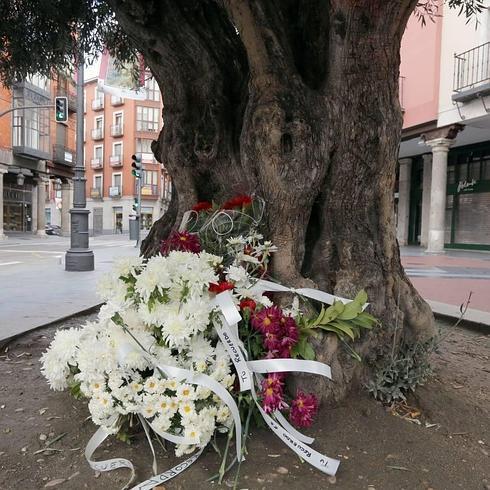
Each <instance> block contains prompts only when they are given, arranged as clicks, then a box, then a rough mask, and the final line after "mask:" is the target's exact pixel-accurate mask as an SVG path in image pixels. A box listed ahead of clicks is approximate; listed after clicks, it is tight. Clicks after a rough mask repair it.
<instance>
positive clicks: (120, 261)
mask: <svg viewBox="0 0 490 490" xmlns="http://www.w3.org/2000/svg"><path fill="white" fill-rule="evenodd" d="M142 265H143V257H120V258H117V259H115V260H114V265H113V267H112V270H113V273H114V274H115V275H116V276H117V277H119V276H128V275H129V274H131V273H132V272H134V270H135V269H137V268H139V267H141V266H142Z"/></svg>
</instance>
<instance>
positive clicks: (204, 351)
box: [187, 334, 214, 365]
mask: <svg viewBox="0 0 490 490" xmlns="http://www.w3.org/2000/svg"><path fill="white" fill-rule="evenodd" d="M187 355H188V356H189V357H190V358H191V359H192V361H193V362H194V363H204V365H205V363H206V362H207V361H210V360H211V358H212V357H213V355H214V349H213V347H212V346H211V343H210V342H209V340H208V339H207V338H206V337H205V336H204V335H203V334H197V335H194V336H193V337H192V338H191V339H190V340H189V350H188V354H187Z"/></svg>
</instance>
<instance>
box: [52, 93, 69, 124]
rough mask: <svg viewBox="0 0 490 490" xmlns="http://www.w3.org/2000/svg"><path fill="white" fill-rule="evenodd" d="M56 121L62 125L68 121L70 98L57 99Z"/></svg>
mask: <svg viewBox="0 0 490 490" xmlns="http://www.w3.org/2000/svg"><path fill="white" fill-rule="evenodd" d="M55 119H56V122H61V123H64V122H67V121H68V97H56V98H55Z"/></svg>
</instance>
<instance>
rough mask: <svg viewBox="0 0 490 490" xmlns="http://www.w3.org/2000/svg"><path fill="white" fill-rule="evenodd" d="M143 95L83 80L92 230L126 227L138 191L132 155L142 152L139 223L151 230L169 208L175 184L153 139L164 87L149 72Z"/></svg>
mask: <svg viewBox="0 0 490 490" xmlns="http://www.w3.org/2000/svg"><path fill="white" fill-rule="evenodd" d="M145 88H146V91H145V93H146V98H145V100H134V99H124V98H121V97H119V96H116V95H111V94H107V93H104V92H103V91H102V90H100V89H99V87H98V85H97V79H92V80H88V81H86V83H85V128H84V134H85V170H86V178H87V182H86V186H87V187H86V192H87V208H88V209H89V210H90V211H91V213H90V215H89V228H90V230H91V232H92V233H93V234H107V233H117V232H121V231H127V230H128V229H129V221H130V219H132V217H133V216H134V212H133V204H134V202H135V197H136V196H137V188H136V179H135V177H134V176H133V175H132V173H131V171H132V167H131V163H132V159H131V156H132V155H133V154H136V153H138V154H141V156H142V162H143V166H144V169H145V171H144V179H143V182H142V189H141V195H142V203H141V226H142V228H143V229H149V228H150V227H151V225H152V224H153V222H154V221H155V220H157V219H158V218H159V217H160V216H161V215H162V214H163V213H164V212H165V210H166V209H167V207H168V203H169V200H170V192H171V183H170V178H169V176H168V173H167V172H166V170H165V167H164V165H162V164H160V163H159V162H157V161H156V160H155V158H154V156H153V152H152V151H151V143H152V141H153V140H155V139H157V138H158V134H159V132H160V130H161V129H162V124H163V123H162V109H163V103H162V100H161V94H160V90H159V88H158V85H157V84H156V82H155V80H154V79H153V78H151V77H148V79H147V80H146V82H145Z"/></svg>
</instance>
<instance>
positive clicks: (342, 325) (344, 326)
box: [330, 318, 356, 340]
mask: <svg viewBox="0 0 490 490" xmlns="http://www.w3.org/2000/svg"><path fill="white" fill-rule="evenodd" d="M330 325H333V326H334V327H336V328H338V329H339V330H341V331H342V332H344V333H345V334H346V335H348V336H349V337H350V338H351V339H352V340H355V339H356V336H355V335H354V331H353V330H352V328H351V326H350V325H349V324H348V323H347V322H345V321H344V320H339V319H338V318H337V319H336V320H334V321H333V322H331V324H330Z"/></svg>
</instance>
